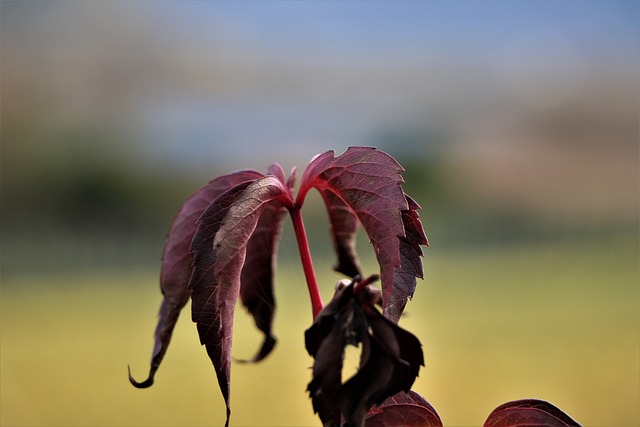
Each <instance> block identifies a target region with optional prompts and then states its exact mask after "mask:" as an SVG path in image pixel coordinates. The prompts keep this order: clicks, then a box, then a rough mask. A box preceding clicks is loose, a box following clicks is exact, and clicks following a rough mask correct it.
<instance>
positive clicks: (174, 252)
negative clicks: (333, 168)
mask: <svg viewBox="0 0 640 427" xmlns="http://www.w3.org/2000/svg"><path fill="white" fill-rule="evenodd" d="M261 176H263V174H262V173H261V172H258V171H254V170H241V171H237V172H232V173H230V174H227V175H223V176H220V177H218V178H216V179H214V180H212V181H210V182H209V183H208V184H207V185H205V186H204V187H202V188H200V189H199V190H198V191H196V192H195V193H194V194H193V195H192V196H191V197H189V198H188V199H187V200H186V201H185V202H184V204H183V205H182V207H181V208H180V210H179V211H178V213H177V214H176V216H175V217H174V219H173V222H172V224H171V227H170V228H169V233H168V234H167V240H166V243H165V247H164V250H163V253H162V262H161V270H160V290H161V291H162V295H163V300H162V303H161V305H160V310H159V313H158V323H157V326H156V329H155V334H154V347H153V352H152V355H151V368H150V371H149V376H148V378H147V379H146V380H145V381H142V382H137V381H136V380H135V379H134V378H133V376H132V375H131V372H129V381H130V382H131V384H133V385H134V386H135V387H138V388H146V387H149V386H151V385H152V384H153V381H154V377H155V373H156V371H157V370H158V368H159V366H160V363H161V362H162V359H163V358H164V355H165V353H166V352H167V348H168V346H169V342H170V341H171V335H172V334H173V329H174V327H175V325H176V322H177V321H178V317H179V316H180V312H181V310H182V308H183V307H184V306H185V304H186V303H187V301H188V300H189V295H190V292H189V289H188V287H187V284H188V282H189V278H190V276H191V263H192V261H193V257H192V255H191V253H190V252H189V246H190V245H191V239H192V238H193V234H194V233H195V231H196V226H197V224H196V221H197V219H198V218H199V217H200V215H201V214H202V212H203V211H204V210H205V209H206V207H207V206H209V204H210V203H211V202H212V201H213V200H214V199H215V198H216V197H218V196H219V195H220V194H221V193H223V192H224V191H226V190H228V189H229V188H231V187H233V186H235V185H237V184H239V183H241V182H243V181H247V180H252V179H256V178H259V177H261Z"/></svg>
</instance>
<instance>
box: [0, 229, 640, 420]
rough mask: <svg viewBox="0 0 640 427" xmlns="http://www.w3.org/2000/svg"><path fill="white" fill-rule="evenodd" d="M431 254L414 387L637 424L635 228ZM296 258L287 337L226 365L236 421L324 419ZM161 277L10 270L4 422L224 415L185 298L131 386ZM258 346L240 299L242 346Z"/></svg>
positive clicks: (449, 403)
mask: <svg viewBox="0 0 640 427" xmlns="http://www.w3.org/2000/svg"><path fill="white" fill-rule="evenodd" d="M427 255H428V256H427V258H426V260H425V268H426V276H427V277H426V280H425V281H424V282H421V283H419V288H418V290H417V292H416V295H415V298H414V300H413V301H412V302H410V303H409V305H408V307H407V315H406V317H405V318H404V319H403V320H402V321H401V324H402V325H403V326H404V327H405V328H407V329H409V330H411V331H412V332H414V333H415V334H416V335H417V336H418V337H419V338H420V340H421V341H422V343H423V348H424V351H425V355H426V364H427V366H426V367H425V368H424V369H423V370H422V371H421V374H420V377H419V378H418V379H417V381H416V384H415V386H414V389H415V390H416V391H418V392H419V393H421V394H422V395H423V396H424V397H425V398H426V399H427V400H429V401H430V402H431V403H432V404H433V405H434V407H435V408H436V409H437V410H438V412H439V413H440V415H441V417H442V419H443V422H444V424H445V426H477V425H482V423H483V422H484V420H485V418H486V416H487V415H488V414H489V412H490V411H491V410H492V409H493V408H495V407H496V406H498V405H499V404H501V403H503V402H505V401H508V400H514V399H519V398H526V397H537V398H542V399H546V400H549V401H551V402H553V403H555V404H556V405H558V406H559V407H561V408H562V409H564V410H565V411H566V412H567V413H568V414H570V415H571V416H573V417H574V418H576V419H577V420H578V421H579V422H581V423H582V424H583V425H585V426H604V425H607V426H637V425H640V409H639V405H640V404H639V402H640V394H639V390H640V372H639V367H640V357H639V349H640V334H639V324H640V314H639V270H638V245H637V240H635V239H628V240H627V239H622V240H621V239H616V240H612V241H598V242H593V241H589V242H584V243H580V244H578V243H563V244H553V245H552V244H546V245H537V246H509V247H498V248H494V249H491V248H489V249H482V250H479V249H477V250H472V249H465V250H448V251H438V250H435V249H430V250H428V254H427ZM296 257H297V254H293V255H290V254H286V253H285V254H284V255H282V254H281V256H280V264H281V265H280V271H279V272H278V283H277V286H278V288H277V298H278V312H277V318H276V324H275V331H276V334H277V336H278V337H279V344H278V346H277V347H276V349H275V351H274V353H273V354H272V355H271V356H270V357H269V358H268V359H267V360H265V361H264V362H263V363H261V364H259V365H237V364H236V365H235V366H234V368H233V371H232V396H231V399H232V410H233V413H232V419H231V421H232V425H273V426H276V425H277V426H288V425H291V426H294V425H295V426H303V425H319V422H318V420H317V419H316V417H315V416H314V415H313V413H312V409H311V404H310V401H309V400H308V398H307V396H306V393H305V387H306V384H307V383H308V381H309V379H310V371H309V367H310V365H311V363H312V360H311V359H310V358H309V356H307V354H306V352H305V350H304V342H303V332H304V330H305V329H306V328H307V327H308V326H309V324H310V321H311V314H310V308H309V301H308V296H307V293H306V286H305V285H304V283H303V280H304V279H303V275H302V271H301V269H300V268H299V263H298V260H297V258H296ZM330 264H331V260H326V261H323V260H320V261H317V262H316V268H317V269H318V273H322V274H320V277H319V279H320V281H321V283H327V282H329V283H332V282H334V281H335V280H336V279H337V278H338V276H336V275H334V274H333V273H326V271H327V270H328V269H327V268H326V267H328V266H329V265H330ZM368 265H369V266H371V263H370V262H369V263H368ZM157 275H158V274H157V272H156V271H151V272H140V273H137V274H131V273H130V272H127V273H120V274H119V273H115V272H112V273H95V274H87V273H82V274H65V275H58V276H53V277H46V276H39V277H25V276H14V277H8V278H4V279H3V282H2V289H1V292H2V293H1V316H2V317H1V326H2V330H1V332H2V335H1V339H2V341H1V351H2V353H1V354H2V359H1V375H0V378H1V390H0V391H1V408H2V409H1V410H0V417H1V418H0V423H1V424H2V426H41V425H42V426H45V425H46V426H174V425H175V426H197V425H221V424H222V423H223V422H224V404H223V401H222V398H221V396H220V393H219V391H218V390H217V384H216V380H215V375H214V372H213V369H212V367H211V364H210V362H209V360H208V358H207V356H206V353H205V351H204V349H202V348H201V347H200V345H199V343H198V339H197V335H196V331H195V327H194V325H193V324H192V323H191V320H190V314H189V312H188V310H187V312H185V314H184V315H183V317H182V318H181V319H180V321H179V322H178V326H177V329H176V332H175V334H174V339H173V342H172V345H171V348H170V349H169V352H168V353H167V356H166V358H165V360H164V363H163V366H161V368H160V370H159V371H158V375H157V376H156V384H155V385H154V386H153V387H151V388H150V389H146V390H138V389H134V388H133V387H132V386H131V385H130V384H129V382H128V380H127V374H126V371H127V364H131V366H132V371H133V374H134V376H136V378H138V379H143V378H144V376H145V375H146V373H147V370H148V360H149V355H150V353H151V349H152V333H153V328H154V325H155V313H156V310H157V307H158V305H159V303H160V295H159V291H158V289H157ZM329 283H327V286H325V288H324V289H323V291H324V294H325V299H328V298H329V295H330V293H331V291H330V288H331V287H330V286H329ZM258 344H259V335H258V333H257V332H256V331H255V330H254V329H253V326H252V323H251V320H250V319H249V318H248V317H247V315H246V314H245V313H244V311H243V310H238V313H237V316H236V335H235V342H234V355H235V356H236V357H240V358H244V357H248V356H250V355H251V354H252V352H253V351H255V350H256V349H257V346H258ZM349 363H352V362H351V361H350V362H349Z"/></svg>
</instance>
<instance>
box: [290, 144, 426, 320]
mask: <svg viewBox="0 0 640 427" xmlns="http://www.w3.org/2000/svg"><path fill="white" fill-rule="evenodd" d="M403 171H404V169H402V167H401V166H400V165H399V164H398V162H396V160H395V159H394V158H393V157H391V156H390V155H388V154H387V153H385V152H383V151H380V150H376V149H375V148H371V147H350V148H349V149H347V151H345V152H344V153H343V154H341V155H339V156H337V157H335V153H334V152H333V151H327V152H325V153H323V154H320V155H318V156H316V157H315V158H313V159H312V160H311V162H310V163H309V166H308V167H307V169H306V170H305V172H304V174H303V176H302V182H301V184H300V192H299V194H298V197H297V199H296V202H297V204H298V205H301V204H302V202H303V201H304V198H305V196H306V194H307V192H308V191H309V190H310V189H311V188H316V189H317V190H319V191H320V193H321V194H322V195H323V198H324V199H325V201H327V200H328V202H327V204H328V208H329V213H330V216H332V229H333V230H334V241H335V240H338V238H337V237H336V236H335V230H341V231H344V230H353V232H352V233H353V234H355V227H353V226H351V225H350V222H347V224H345V225H343V227H336V226H335V225H334V224H333V223H334V221H339V220H340V219H339V218H338V217H337V215H338V212H341V211H338V210H336V209H335V208H336V207H342V206H340V204H339V203H336V202H334V200H333V199H332V198H337V199H340V200H341V201H342V202H343V203H344V205H346V206H347V207H348V208H349V209H350V210H351V211H353V213H355V215H356V216H357V217H358V219H359V220H360V223H362V226H363V228H364V229H365V231H366V233H367V235H368V236H369V240H370V242H371V244H372V245H373V248H374V251H375V254H376V258H377V260H378V264H379V265H380V277H381V282H382V300H383V307H384V312H385V315H386V316H387V317H388V318H390V319H391V320H392V321H394V322H396V323H397V321H398V319H399V317H400V313H401V312H402V309H403V308H404V303H405V302H406V300H407V298H409V297H410V296H411V295H413V290H414V289H415V277H421V275H422V267H421V265H420V266H419V267H416V260H417V262H418V263H420V259H419V258H417V257H419V255H421V254H422V253H421V252H416V250H415V247H416V246H418V251H420V248H419V245H421V244H425V243H426V237H424V232H423V231H422V226H421V224H420V222H419V220H417V213H416V212H415V210H416V208H415V207H417V204H415V202H414V205H415V206H413V205H410V204H409V203H410V202H409V201H408V200H410V199H407V197H406V196H405V194H404V192H403V191H402V183H403V182H404V181H403V179H402V176H401V173H402V172H403ZM329 194H330V196H329ZM411 202H413V201H412V200H411ZM343 217H344V219H343V220H344V221H351V217H349V216H348V215H344V216H343ZM418 225H419V229H418V228H416V227H417V226H418ZM405 227H407V228H408V231H407V232H405ZM407 233H409V234H407ZM420 236H422V237H424V238H421V237H420ZM340 239H341V241H342V242H343V243H342V249H343V250H345V252H346V253H351V252H352V251H353V248H352V247H351V244H350V243H349V239H348V238H345V236H342V237H340ZM402 239H405V241H404V243H402V244H401V240H402ZM422 242H425V243H422ZM353 253H355V252H353ZM416 253H417V254H418V255H417V256H416V255H415V254H416ZM339 256H340V252H339ZM349 258H352V259H355V258H354V257H353V256H351V255H349ZM403 260H404V261H403ZM396 269H399V270H398V271H397V272H396ZM396 274H400V275H401V276H402V277H400V278H398V279H397V280H395V279H394V276H395V275H396ZM410 274H413V286H411V283H410V281H408V280H407V278H408V276H409V275H410ZM390 304H391V305H392V307H390V308H387V307H388V306H389V305H390Z"/></svg>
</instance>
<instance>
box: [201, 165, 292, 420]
mask: <svg viewBox="0 0 640 427" xmlns="http://www.w3.org/2000/svg"><path fill="white" fill-rule="evenodd" d="M290 194H291V192H290V191H289V189H288V188H286V187H285V185H284V184H283V183H282V182H281V181H280V180H279V179H278V178H277V177H275V176H265V177H262V178H258V179H255V180H253V181H247V182H244V183H241V184H239V185H237V186H235V187H233V188H231V189H230V190H228V191H226V192H225V193H223V194H221V195H220V196H218V197H217V198H216V199H215V200H214V201H213V202H212V203H211V204H210V205H209V206H208V207H207V209H206V210H205V211H204V213H203V214H202V216H201V217H200V219H199V220H198V228H197V230H196V232H195V235H194V237H193V242H192V244H191V252H192V253H193V256H194V262H193V270H192V275H191V279H190V281H189V289H191V299H192V319H193V321H194V322H196V324H197V328H198V334H199V336H200V342H201V343H202V344H203V345H204V346H205V347H206V349H207V353H208V355H209V358H210V359H211V362H212V363H213V366H214V368H215V371H216V375H217V377H218V384H219V386H220V390H221V392H222V395H223V397H224V399H225V402H226V405H227V421H226V423H227V424H228V422H229V415H230V412H231V411H230V406H229V384H230V373H231V343H232V342H231V341H232V331H233V314H234V310H235V305H236V301H237V299H238V296H239V293H240V282H241V272H242V268H243V265H244V262H245V256H246V250H247V245H248V242H249V239H250V237H251V236H252V234H253V232H254V230H255V228H256V226H257V224H258V221H259V219H260V217H261V215H262V213H263V212H264V210H265V209H266V208H267V206H268V205H269V204H270V203H273V202H275V201H276V200H280V202H281V203H282V204H283V205H286V204H290V203H291V196H290Z"/></svg>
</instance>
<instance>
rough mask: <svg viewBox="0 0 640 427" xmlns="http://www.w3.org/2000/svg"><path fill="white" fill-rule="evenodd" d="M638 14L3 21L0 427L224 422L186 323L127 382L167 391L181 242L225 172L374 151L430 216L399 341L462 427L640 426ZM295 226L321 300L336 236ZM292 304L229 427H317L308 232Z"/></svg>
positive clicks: (25, 17)
mask: <svg viewBox="0 0 640 427" xmlns="http://www.w3.org/2000/svg"><path fill="white" fill-rule="evenodd" d="M638 5H639V3H637V2H635V1H617V0H612V1H591V0H581V1H572V0H567V1H545V0H542V1H480V0H474V1H465V0H459V1H435V0H434V1H423V2H418V1H417V2H413V1H401V2H384V1H382V2H323V1H319V2H315V1H301V2H271V1H260V2H250V1H246V2H224V1H217V2H204V1H202V2H201V1H197V2H189V1H180V2H173V1H162V2H160V1H127V2H108V1H98V2H72V1H56V2H39V1H38V2H18V1H15V2H14V1H5V0H3V1H2V2H1V3H0V12H1V13H0V17H1V25H0V31H1V38H0V42H1V52H0V53H1V67H2V69H1V79H2V82H1V83H2V87H1V96H2V99H1V101H2V102H1V108H2V117H1V132H2V134H1V137H2V139H1V144H2V145H1V147H2V157H1V160H2V192H1V197H2V205H1V206H2V216H1V219H2V241H1V243H2V252H1V255H2V264H1V267H2V270H1V278H2V285H1V294H0V297H1V300H0V304H1V312H0V313H1V314H0V315H1V375H0V384H1V388H0V394H1V396H0V397H1V402H0V403H1V408H2V409H1V410H0V424H2V425H3V426H5V425H6V426H27V425H28V426H40V425H42V426H45V425H47V426H54V425H56V426H60V425H65V426H73V425H78V426H79V425H82V426H107V425H108V426H118V425H122V426H124V425H126V426H133V425H154V426H160V425H166V426H172V425H181V426H184V425H220V424H222V423H223V422H224V405H223V402H222V398H221V396H220V394H219V391H218V390H217V385H216V381H215V376H214V373H213V369H212V368H211V365H210V362H209V361H208V359H207V356H206V353H205V351H204V350H203V349H202V348H201V347H200V345H199V343H198V339H197V336H196V332H195V327H194V325H193V324H192V323H191V321H190V318H189V317H190V315H189V313H188V308H187V309H186V310H185V314H184V315H183V317H182V318H181V319H180V321H179V323H178V327H177V329H176V332H175V334H174V339H173V342H172V346H171V348H170V349H169V352H168V354H167V356H166V358H165V360H164V363H163V366H162V367H161V368H160V370H159V372H158V375H157V377H156V380H157V381H156V384H155V385H154V386H153V387H152V388H150V389H148V390H137V389H134V388H133V387H131V385H130V384H129V382H128V381H127V377H126V367H127V364H131V366H132V370H133V374H134V375H135V376H136V377H138V378H140V379H141V378H143V377H144V375H145V374H146V372H147V370H148V358H149V355H150V353H151V349H152V332H153V328H154V326H155V316H156V310H157V308H158V306H159V303H160V299H161V297H160V293H159V290H158V285H157V282H158V275H159V258H160V254H161V251H162V245H163V243H164V236H165V233H166V231H167V229H168V226H169V224H170V221H171V218H172V217H173V215H174V213H175V212H176V210H177V209H178V208H179V206H180V204H181V203H182V201H183V200H184V199H185V198H186V197H187V196H188V195H189V194H191V193H192V192H193V191H195V190H196V189H197V188H199V187H200V186H201V185H203V184H204V183H206V182H207V181H208V180H209V179H210V178H212V177H214V176H216V175H218V174H221V173H226V172H230V171H232V170H235V169H238V168H256V169H261V170H264V169H265V168H266V166H267V165H268V164H270V163H271V162H274V161H277V162H279V163H280V164H282V165H283V166H284V168H285V169H287V170H288V169H290V168H291V167H293V166H294V165H297V166H298V168H299V169H303V168H304V167H305V165H306V164H307V162H308V161H309V159H311V157H312V156H313V155H315V154H316V153H319V152H323V151H326V150H329V149H334V150H336V151H337V152H338V153H340V152H342V151H344V149H346V147H347V146H349V145H373V146H377V147H379V148H381V149H383V150H385V151H387V152H389V153H390V154H392V155H393V156H394V157H396V158H397V159H398V160H399V161H400V163H401V164H402V165H403V166H404V167H405V169H406V173H405V178H406V180H407V183H406V185H405V189H406V191H407V192H408V193H409V194H411V195H412V196H413V197H414V198H415V199H416V200H417V201H418V202H419V203H420V204H421V205H422V208H423V210H422V211H421V215H422V219H423V222H424V225H425V228H426V231H427V234H428V236H429V238H430V241H431V248H429V249H428V250H427V251H426V257H425V270H426V277H425V280H424V282H420V283H419V286H418V290H417V292H416V295H415V298H414V300H413V301H412V302H411V303H410V304H409V305H408V308H407V315H406V317H405V318H404V319H403V320H402V321H401V324H402V325H403V326H404V327H406V328H407V329H409V330H411V331H413V332H414V333H415V334H416V335H417V336H418V337H419V338H420V340H421V341H422V343H423V345H424V350H425V354H426V367H425V368H424V369H423V370H422V371H421V374H420V377H419V379H418V380H417V381H416V384H415V389H416V390H417V391H418V392H419V393H421V394H422V395H423V396H424V397H425V398H426V399H427V400H429V401H430V402H431V403H432V404H433V405H434V406H435V408H436V409H437V410H438V411H439V413H440V415H441V417H442V419H443V421H444V423H445V425H447V426H473V425H481V424H482V423H483V421H484V420H485V419H486V417H487V415H488V414H489V412H490V411H491V410H492V409H493V408H495V407H496V406H498V405H499V404H501V403H503V402H506V401H508V400H514V399H519V398H525V397H536V398H542V399H546V400H549V401H551V402H553V403H554V404H556V405H558V406H559V407H561V408H562V409H564V410H565V411H566V412H568V413H569V414H570V415H571V416H573V417H574V418H576V419H577V420H578V421H579V422H581V423H582V424H583V425H586V426H589V425H599V426H602V425H609V426H635V425H639V424H640V404H639V402H640V391H639V390H640V372H639V369H640V368H639V366H640V356H639V349H640V332H639V325H640V314H639V312H640V294H639V286H638V285H639V265H638V264H639V261H638V260H639V250H638V231H639V230H638V220H639V215H638V205H639V201H638V194H639V148H638V129H639V126H638V90H639V89H638V88H639V81H638V80H639V77H638V76H640V59H639V48H640V42H639V40H640V39H639V25H638V23H639V17H640V8H639V6H638ZM303 213H304V215H305V218H306V222H307V226H308V228H309V233H310V238H311V244H312V252H313V254H314V257H315V263H316V269H317V272H318V275H319V278H320V281H321V283H322V284H323V286H324V288H323V290H322V291H323V295H324V296H325V298H326V299H328V298H330V296H331V289H332V284H333V283H334V282H335V281H336V280H337V279H339V278H340V277H339V276H337V275H336V274H335V273H332V272H331V270H330V266H331V265H332V263H333V256H332V254H331V253H330V242H329V238H328V234H327V232H326V215H325V214H324V211H323V209H322V208H320V207H319V205H318V198H317V197H316V198H315V199H314V197H313V195H312V196H310V198H309V199H308V205H307V206H306V209H304V210H303ZM360 243H361V244H360V245H359V248H360V251H361V253H362V256H363V258H364V264H365V266H366V268H367V270H368V271H371V272H373V271H375V269H376V265H375V262H374V261H373V257H372V254H371V252H370V247H369V245H368V244H367V241H366V238H365V237H362V239H361V242H360ZM276 292H277V299H278V312H277V318H276V325H275V328H276V329H275V331H276V334H277V335H278V336H279V339H280V341H279V345H278V347H277V348H276V350H275V352H274V353H273V355H272V356H270V357H269V358H268V359H267V360H265V361H264V362H263V363H261V364H259V365H256V366H247V365H236V366H234V369H233V371H232V408H233V415H232V423H233V424H235V425H317V424H318V420H317V419H316V418H315V417H314V415H313V413H312V408H311V404H310V402H309V400H308V398H307V396H306V393H305V387H306V384H307V383H308V381H309V378H310V371H309V366H310V365H311V363H312V360H311V359H310V358H309V357H308V356H307V355H306V353H305V351H304V344H303V332H304V330H305V329H306V328H307V327H308V326H309V324H310V322H311V314H310V313H311V311H310V305H309V301H308V296H307V294H306V286H305V284H304V276H303V274H302V270H301V266H300V263H299V259H298V255H297V253H296V249H295V241H294V238H293V234H292V230H291V227H290V225H289V224H287V226H286V228H285V232H284V236H283V240H282V244H281V248H280V252H279V271H278V277H277V291H276ZM236 322H237V327H236V338H237V339H236V340H235V345H234V354H235V355H236V356H237V357H240V358H242V357H248V356H249V355H251V354H252V352H254V351H255V350H256V349H257V347H258V344H259V334H258V333H257V332H256V331H255V330H254V328H253V326H252V324H251V320H250V319H249V318H248V316H247V315H246V313H244V311H243V310H242V309H238V312H237V313H236ZM352 360H353V359H351V358H350V359H349V362H348V363H355V362H353V361H352Z"/></svg>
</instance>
